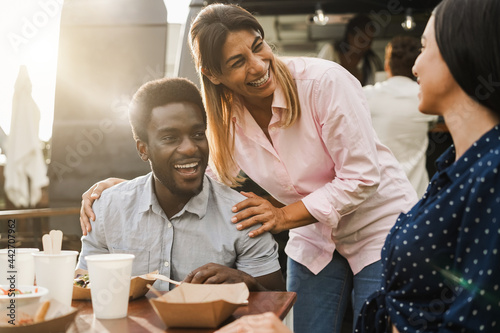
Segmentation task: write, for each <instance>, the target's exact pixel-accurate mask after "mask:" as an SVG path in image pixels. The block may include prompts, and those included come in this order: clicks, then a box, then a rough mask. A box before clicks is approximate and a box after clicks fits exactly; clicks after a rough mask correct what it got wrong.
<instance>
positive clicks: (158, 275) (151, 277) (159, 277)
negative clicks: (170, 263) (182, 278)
mask: <svg viewBox="0 0 500 333" xmlns="http://www.w3.org/2000/svg"><path fill="white" fill-rule="evenodd" d="M144 276H145V277H146V278H147V279H150V280H154V279H158V280H162V281H166V282H168V283H172V284H175V285H177V286H179V285H180V284H181V283H182V282H179V281H175V280H172V279H171V278H168V277H166V276H165V275H161V274H154V273H148V274H145V275H144Z"/></svg>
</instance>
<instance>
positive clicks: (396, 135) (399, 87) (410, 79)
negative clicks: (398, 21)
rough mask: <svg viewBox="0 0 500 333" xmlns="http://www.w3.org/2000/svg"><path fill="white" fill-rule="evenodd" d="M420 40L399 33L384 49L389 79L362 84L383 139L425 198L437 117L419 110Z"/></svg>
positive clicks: (419, 195)
mask: <svg viewBox="0 0 500 333" xmlns="http://www.w3.org/2000/svg"><path fill="white" fill-rule="evenodd" d="M420 48H421V44H420V40H418V39H417V38H414V37H410V36H396V37H394V38H393V39H392V40H391V41H390V42H389V43H388V44H387V46H386V49H385V72H386V73H387V77H388V79H387V80H385V81H383V82H378V83H376V84H375V85H368V86H365V87H363V90H364V92H365V94H366V98H367V100H368V105H369V107H370V112H371V115H372V122H373V127H374V128H375V131H376V132H377V135H378V137H379V139H380V141H381V142H382V143H383V144H384V145H386V146H387V147H389V149H390V150H391V151H392V153H393V154H394V156H396V158H397V160H398V161H399V163H401V166H402V167H403V170H404V171H405V173H406V175H407V176H408V179H409V180H410V183H411V184H412V185H413V187H414V188H415V191H417V195H418V197H419V198H420V197H422V195H423V194H424V192H425V190H426V188H427V185H428V184H429V175H428V174H427V169H426V150H427V146H428V144H429V138H428V135H427V133H428V131H429V125H430V124H431V123H432V122H435V121H437V116H435V115H427V114H424V113H422V112H420V111H419V110H418V103H419V101H418V91H419V86H418V83H417V82H416V78H415V76H413V73H412V67H413V64H414V63H415V59H417V56H418V55H419V54H420Z"/></svg>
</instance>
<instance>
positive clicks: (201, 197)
mask: <svg viewBox="0 0 500 333" xmlns="http://www.w3.org/2000/svg"><path fill="white" fill-rule="evenodd" d="M207 177H208V176H207V175H204V176H203V189H202V190H201V192H200V193H198V194H197V195H196V196H194V197H192V198H191V199H190V200H189V201H188V202H187V204H186V205H185V206H184V207H183V208H182V209H181V210H180V211H179V212H178V213H177V214H175V215H174V216H173V217H177V216H181V215H182V214H184V212H186V211H187V212H190V213H192V214H195V215H197V216H198V217H199V218H200V219H203V217H204V216H205V215H206V213H207V208H208V199H209V194H210V186H211V184H210V182H209V180H208V178H207ZM153 182H154V177H153V173H152V172H150V173H149V174H148V179H147V180H146V182H145V185H144V189H143V191H142V194H141V196H140V198H139V203H138V205H139V210H138V211H139V212H140V213H144V212H146V211H148V210H150V209H151V211H153V212H154V213H156V214H158V215H163V216H164V215H165V212H163V209H162V208H161V206H160V203H159V202H158V198H157V197H156V194H155V193H154V186H153ZM173 217H172V218H173Z"/></svg>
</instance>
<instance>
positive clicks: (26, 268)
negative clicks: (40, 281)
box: [0, 248, 39, 287]
mask: <svg viewBox="0 0 500 333" xmlns="http://www.w3.org/2000/svg"><path fill="white" fill-rule="evenodd" d="M38 251H39V250H38V249H36V248H11V249H1V250H0V284H2V285H7V284H8V285H12V284H14V285H15V286H16V287H17V286H21V285H23V286H32V285H34V284H35V261H34V259H33V256H32V255H31V253H33V252H38Z"/></svg>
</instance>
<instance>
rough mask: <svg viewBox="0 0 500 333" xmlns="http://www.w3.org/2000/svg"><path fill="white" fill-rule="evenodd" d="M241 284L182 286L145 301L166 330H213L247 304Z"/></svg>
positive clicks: (243, 285)
mask: <svg viewBox="0 0 500 333" xmlns="http://www.w3.org/2000/svg"><path fill="white" fill-rule="evenodd" d="M249 294H250V293H249V291H248V288H247V286H246V284H245V283H243V282H241V283H235V284H191V283H182V284H181V285H180V286H178V287H176V288H174V289H173V290H171V291H169V292H167V293H166V294H164V295H163V296H161V297H158V298H152V299H149V302H150V303H151V304H152V306H153V308H154V309H155V312H156V313H157V314H158V316H159V317H160V318H161V319H162V320H163V322H164V323H165V325H166V326H167V327H206V328H216V327H218V326H219V325H220V324H221V323H222V322H224V321H225V320H226V319H227V318H229V316H230V315H231V314H232V313H233V312H234V311H235V310H236V309H237V308H238V307H240V306H242V305H247V304H248V295H249Z"/></svg>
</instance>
